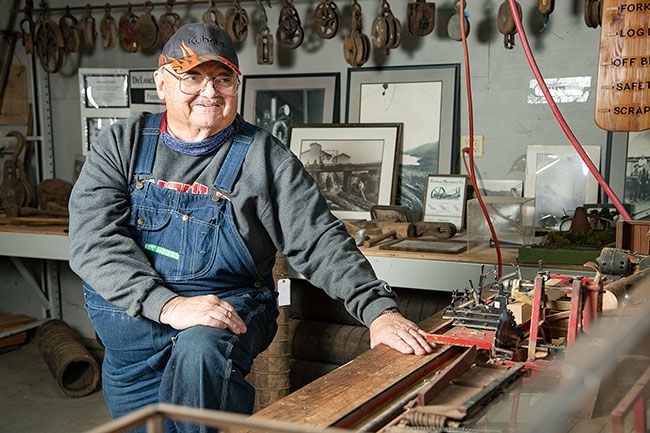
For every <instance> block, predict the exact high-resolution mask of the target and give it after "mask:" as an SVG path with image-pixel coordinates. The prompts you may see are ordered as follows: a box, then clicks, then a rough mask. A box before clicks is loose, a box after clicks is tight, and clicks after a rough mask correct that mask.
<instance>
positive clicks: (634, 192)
mask: <svg viewBox="0 0 650 433" xmlns="http://www.w3.org/2000/svg"><path fill="white" fill-rule="evenodd" d="M625 203H628V204H630V205H632V218H633V219H635V220H636V219H648V217H650V131H644V132H630V134H629V137H628V144H627V157H626V161H625Z"/></svg>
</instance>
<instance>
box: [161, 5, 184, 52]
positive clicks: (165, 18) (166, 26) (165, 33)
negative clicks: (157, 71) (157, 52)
mask: <svg viewBox="0 0 650 433" xmlns="http://www.w3.org/2000/svg"><path fill="white" fill-rule="evenodd" d="M173 3H174V2H173V0H168V1H167V12H165V13H164V14H162V15H161V16H160V18H158V29H159V30H158V45H159V46H161V47H162V46H163V45H165V44H166V43H167V41H168V40H169V38H171V37H172V35H173V34H174V33H176V30H178V27H179V24H180V22H181V16H180V15H178V14H177V13H176V12H172V5H173Z"/></svg>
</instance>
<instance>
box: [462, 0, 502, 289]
mask: <svg viewBox="0 0 650 433" xmlns="http://www.w3.org/2000/svg"><path fill="white" fill-rule="evenodd" d="M460 34H461V37H462V39H463V55H464V58H465V84H466V86H467V110H468V115H469V170H468V174H469V180H470V182H471V183H472V186H473V187H474V193H475V194H476V199H477V200H478V204H479V205H480V206H481V210H482V211H483V215H484V216H485V221H486V222H487V225H488V227H489V228H490V233H491V234H492V239H494V249H495V250H496V253H497V278H501V275H502V274H503V261H502V259H501V247H500V245H499V240H498V239H497V234H496V231H495V230H494V225H493V224H492V219H491V218H490V213H489V212H488V210H487V207H486V206H485V203H484V202H483V197H481V191H480V190H479V188H478V184H477V182H476V172H475V171H474V105H473V104H472V80H471V77H470V71H469V51H468V49H467V38H466V37H465V0H460ZM463 152H465V150H463ZM463 162H465V157H464V156H463Z"/></svg>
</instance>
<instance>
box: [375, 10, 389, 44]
mask: <svg viewBox="0 0 650 433" xmlns="http://www.w3.org/2000/svg"><path fill="white" fill-rule="evenodd" d="M389 26H390V24H389V22H388V19H387V18H386V17H384V16H383V15H380V16H378V17H376V18H375V19H374V20H372V27H371V29H370V42H372V46H373V47H375V48H385V47H386V46H387V45H388V38H389V37H390V30H389Z"/></svg>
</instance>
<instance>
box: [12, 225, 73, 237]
mask: <svg viewBox="0 0 650 433" xmlns="http://www.w3.org/2000/svg"><path fill="white" fill-rule="evenodd" d="M0 232H7V233H26V234H37V235H57V236H68V232H67V227H63V226H51V225H49V226H42V227H30V226H15V225H0Z"/></svg>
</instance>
